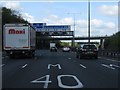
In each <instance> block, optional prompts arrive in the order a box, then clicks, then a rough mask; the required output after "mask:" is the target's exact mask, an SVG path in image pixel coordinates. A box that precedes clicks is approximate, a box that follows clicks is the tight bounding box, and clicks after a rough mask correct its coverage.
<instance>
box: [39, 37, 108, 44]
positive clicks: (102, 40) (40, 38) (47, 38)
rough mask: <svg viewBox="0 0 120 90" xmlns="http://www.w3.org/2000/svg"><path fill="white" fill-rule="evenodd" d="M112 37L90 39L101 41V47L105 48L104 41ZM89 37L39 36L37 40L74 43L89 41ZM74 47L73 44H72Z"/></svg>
mask: <svg viewBox="0 0 120 90" xmlns="http://www.w3.org/2000/svg"><path fill="white" fill-rule="evenodd" d="M109 37H110V36H93V37H90V40H100V46H103V43H104V39H106V38H109ZM88 39H89V38H88V37H48V36H46V37H45V36H42V37H40V36H37V40H50V41H54V40H72V42H73V43H74V40H88ZM72 45H73V44H72Z"/></svg>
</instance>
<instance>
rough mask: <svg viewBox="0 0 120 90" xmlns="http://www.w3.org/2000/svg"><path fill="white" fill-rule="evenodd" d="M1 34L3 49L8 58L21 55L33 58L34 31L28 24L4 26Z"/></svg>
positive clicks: (34, 47) (34, 46) (34, 45)
mask: <svg viewBox="0 0 120 90" xmlns="http://www.w3.org/2000/svg"><path fill="white" fill-rule="evenodd" d="M3 33H4V35H3V36H4V37H3V38H4V39H3V42H4V45H3V48H4V50H5V51H6V52H7V55H8V56H9V57H10V58H12V57H14V56H16V55H21V54H22V55H27V56H31V57H33V56H34V54H35V49H36V31H35V29H34V28H33V27H32V26H31V25H30V24H5V25H4V31H3Z"/></svg>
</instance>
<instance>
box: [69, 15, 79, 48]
mask: <svg viewBox="0 0 120 90" xmlns="http://www.w3.org/2000/svg"><path fill="white" fill-rule="evenodd" d="M67 14H73V18H74V25H73V26H74V30H73V39H72V46H73V47H74V46H75V25H76V24H75V15H76V14H80V13H67Z"/></svg>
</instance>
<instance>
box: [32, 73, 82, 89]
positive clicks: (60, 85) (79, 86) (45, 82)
mask: <svg viewBox="0 0 120 90" xmlns="http://www.w3.org/2000/svg"><path fill="white" fill-rule="evenodd" d="M63 77H70V78H71V77H72V78H73V79H75V81H76V82H77V85H74V86H68V85H65V84H63V83H62V80H61V78H63ZM44 78H45V81H41V79H44ZM57 80H58V86H59V87H61V88H82V87H83V85H82V83H81V82H80V81H79V79H78V78H77V77H76V76H74V75H58V76H57ZM31 83H44V88H48V84H49V83H52V81H50V75H45V76H43V77H41V78H38V79H35V80H33V81H31Z"/></svg>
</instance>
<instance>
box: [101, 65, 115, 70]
mask: <svg viewBox="0 0 120 90" xmlns="http://www.w3.org/2000/svg"><path fill="white" fill-rule="evenodd" d="M101 65H102V66H104V67H107V68H110V69H115V68H113V67H112V66H110V65H105V64H101Z"/></svg>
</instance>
